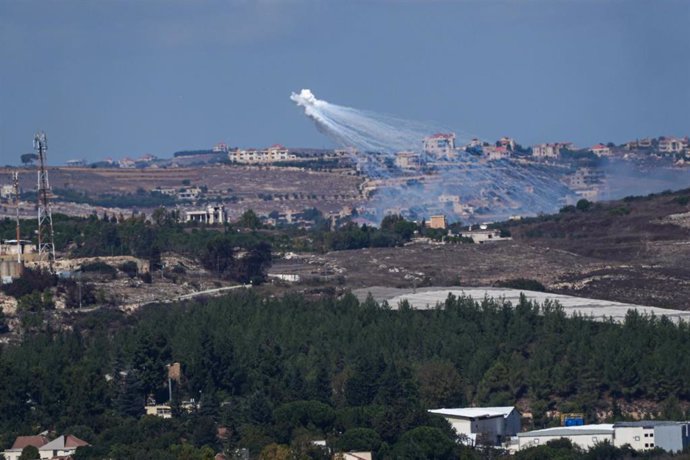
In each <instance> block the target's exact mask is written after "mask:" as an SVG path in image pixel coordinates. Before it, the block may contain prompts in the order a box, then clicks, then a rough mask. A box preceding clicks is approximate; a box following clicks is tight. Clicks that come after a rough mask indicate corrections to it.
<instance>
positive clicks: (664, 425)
mask: <svg viewBox="0 0 690 460" xmlns="http://www.w3.org/2000/svg"><path fill="white" fill-rule="evenodd" d="M613 430H614V440H613V444H614V445H615V446H617V447H621V446H624V445H626V444H629V445H630V447H632V448H633V449H635V450H640V451H641V450H649V449H654V448H656V447H659V448H661V449H664V450H665V451H667V452H674V453H675V452H681V451H683V450H685V449H686V448H687V447H688V446H690V422H666V421H658V420H648V421H639V422H618V423H616V424H614V425H613Z"/></svg>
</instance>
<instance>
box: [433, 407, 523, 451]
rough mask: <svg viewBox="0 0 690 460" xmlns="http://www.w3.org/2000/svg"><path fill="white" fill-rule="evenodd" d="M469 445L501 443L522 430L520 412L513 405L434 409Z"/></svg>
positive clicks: (434, 412)
mask: <svg viewBox="0 0 690 460" xmlns="http://www.w3.org/2000/svg"><path fill="white" fill-rule="evenodd" d="M429 412H431V413H432V414H438V415H441V416H443V418H445V419H446V420H447V421H448V423H450V425H451V426H452V427H453V429H454V430H455V432H456V433H457V434H458V435H460V436H462V437H464V438H465V442H466V443H467V444H469V445H476V444H488V445H500V444H501V443H502V442H504V441H507V440H509V439H510V437H511V436H515V435H516V434H518V433H519V432H520V413H519V412H518V411H517V409H515V407H513V406H505V407H462V408H457V409H434V410H430V411H429Z"/></svg>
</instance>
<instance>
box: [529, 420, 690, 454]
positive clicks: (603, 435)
mask: <svg viewBox="0 0 690 460" xmlns="http://www.w3.org/2000/svg"><path fill="white" fill-rule="evenodd" d="M517 438H518V449H520V450H522V449H528V448H530V447H534V446H539V445H544V444H546V443H547V442H549V441H552V440H555V439H568V440H570V441H571V442H572V443H573V444H574V445H577V446H578V447H580V448H582V449H590V448H592V447H594V446H595V445H596V444H598V443H602V442H604V441H608V442H609V443H610V444H612V445H614V446H616V447H622V446H624V445H626V444H627V445H629V446H630V447H632V448H633V449H635V450H637V451H645V450H652V449H655V448H660V449H663V450H665V451H667V452H672V453H676V452H682V451H684V450H685V449H687V448H688V447H690V422H669V421H661V420H648V421H638V422H617V423H614V424H610V423H603V424H594V425H579V426H577V425H576V426H561V427H556V428H546V429H543V430H534V431H527V432H524V433H518V435H517Z"/></svg>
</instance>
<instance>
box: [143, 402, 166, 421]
mask: <svg viewBox="0 0 690 460" xmlns="http://www.w3.org/2000/svg"><path fill="white" fill-rule="evenodd" d="M146 415H154V416H156V417H160V418H172V409H171V407H170V404H150V405H146Z"/></svg>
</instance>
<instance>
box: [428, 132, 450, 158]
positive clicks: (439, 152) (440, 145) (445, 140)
mask: <svg viewBox="0 0 690 460" xmlns="http://www.w3.org/2000/svg"><path fill="white" fill-rule="evenodd" d="M424 151H425V152H426V153H428V154H429V155H431V156H434V157H436V158H442V157H446V158H451V157H454V156H455V133H437V134H434V135H433V136H428V137H425V138H424Z"/></svg>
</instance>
